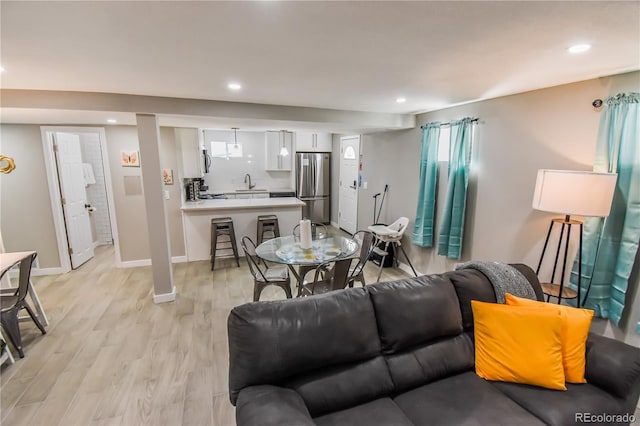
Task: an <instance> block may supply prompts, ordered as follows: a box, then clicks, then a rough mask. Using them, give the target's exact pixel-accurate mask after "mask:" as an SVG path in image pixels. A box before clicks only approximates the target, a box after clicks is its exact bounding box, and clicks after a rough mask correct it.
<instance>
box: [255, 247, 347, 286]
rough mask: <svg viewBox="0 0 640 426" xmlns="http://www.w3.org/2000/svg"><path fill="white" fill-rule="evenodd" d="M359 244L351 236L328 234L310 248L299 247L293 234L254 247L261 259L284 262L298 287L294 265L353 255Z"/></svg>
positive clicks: (299, 281) (313, 264)
mask: <svg viewBox="0 0 640 426" xmlns="http://www.w3.org/2000/svg"><path fill="white" fill-rule="evenodd" d="M359 248H360V244H359V243H358V241H356V240H355V239H353V238H350V237H343V236H340V235H330V236H327V237H325V238H319V239H314V240H313V241H312V242H311V248H310V249H307V250H305V249H303V248H302V247H300V240H299V239H298V238H297V237H294V236H293V235H290V236H286V237H277V238H273V239H271V240H267V241H265V242H263V243H262V244H260V245H259V246H258V247H256V254H257V255H258V256H259V257H260V258H261V259H263V260H266V261H268V262H272V263H280V264H285V265H287V266H288V267H289V269H290V270H291V273H292V275H293V276H294V277H295V278H296V281H297V283H298V289H300V286H301V284H302V282H301V280H302V278H304V277H301V276H300V274H299V273H298V270H297V269H296V268H295V267H296V266H308V267H315V266H318V265H321V264H323V263H325V262H331V261H336V260H340V259H345V258H349V257H351V256H353V255H354V254H355V253H356V252H357V251H358V249H359Z"/></svg>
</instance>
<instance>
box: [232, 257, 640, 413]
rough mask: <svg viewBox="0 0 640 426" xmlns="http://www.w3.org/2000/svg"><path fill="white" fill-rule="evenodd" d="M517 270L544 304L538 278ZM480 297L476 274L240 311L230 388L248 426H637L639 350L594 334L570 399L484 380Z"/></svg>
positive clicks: (483, 287)
mask: <svg viewBox="0 0 640 426" xmlns="http://www.w3.org/2000/svg"><path fill="white" fill-rule="evenodd" d="M513 266H514V267H515V268H517V269H518V270H519V271H520V272H522V273H523V275H525V276H526V277H527V278H528V280H529V281H530V283H531V285H532V286H533V288H534V291H535V293H536V295H537V297H538V299H539V300H542V291H541V289H540V284H539V282H538V280H537V278H536V276H535V274H534V273H533V271H532V270H531V269H530V268H529V267H527V266H524V265H513ZM471 300H481V301H486V302H495V300H496V297H495V293H494V291H493V287H492V286H491V283H490V282H489V281H488V279H487V278H486V277H485V276H484V275H483V274H482V273H480V272H479V271H476V270H461V271H456V272H449V273H445V274H441V275H429V276H421V277H418V278H412V279H406V280H400V281H394V282H388V283H381V284H374V285H369V286H367V287H365V288H354V289H348V290H344V291H336V292H332V293H329V294H325V295H321V296H313V297H308V298H301V299H293V300H283V301H277V302H256V303H249V304H246V305H243V306H239V307H236V308H235V309H233V311H232V312H231V314H230V316H229V323H228V326H229V361H230V370H229V390H230V397H231V402H232V403H233V404H234V405H236V419H237V423H238V425H239V426H250V425H261V426H269V425H273V426H285V425H292V426H293V425H296V426H297V425H318V426H328V425H368V426H373V425H390V426H417V425H527V426H529V425H543V424H548V425H573V424H581V423H582V422H584V420H585V419H586V418H587V417H588V418H589V419H591V420H603V423H604V422H606V424H628V421H629V415H631V414H633V413H634V410H635V407H636V404H637V401H638V395H639V394H640V349H638V348H634V347H631V346H628V345H625V344H624V343H621V342H618V341H615V340H611V339H608V338H605V337H601V336H597V335H594V334H591V335H590V336H589V339H588V343H587V354H586V357H587V366H586V378H587V381H588V383H586V384H580V385H571V384H568V385H567V387H568V390H567V391H564V392H562V391H554V390H548V389H543V388H538V387H533V386H527V385H520V384H513V383H501V382H490V381H486V380H484V379H481V378H480V377H478V376H477V375H476V374H475V372H474V340H473V317H472V312H471V306H470V301H471ZM625 415H626V416H625ZM585 416H587V417H585ZM595 416H600V417H595ZM596 423H597V422H596ZM590 424H594V423H590Z"/></svg>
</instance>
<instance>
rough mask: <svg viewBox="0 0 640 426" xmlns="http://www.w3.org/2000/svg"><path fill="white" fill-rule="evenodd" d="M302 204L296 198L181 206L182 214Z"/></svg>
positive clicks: (299, 205)
mask: <svg viewBox="0 0 640 426" xmlns="http://www.w3.org/2000/svg"><path fill="white" fill-rule="evenodd" d="M302 206H304V202H302V201H300V200H298V199H297V198H293V197H287V198H242V199H218V200H200V201H188V202H185V203H184V204H183V205H182V211H183V212H189V211H203V210H234V209H263V208H281V207H302Z"/></svg>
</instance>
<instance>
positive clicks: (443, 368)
mask: <svg viewBox="0 0 640 426" xmlns="http://www.w3.org/2000/svg"><path fill="white" fill-rule="evenodd" d="M473 357H474V351H473V337H471V335H470V334H469V333H462V334H458V335H457V336H455V337H446V338H444V339H441V340H437V341H432V342H429V343H426V344H424V345H420V346H417V347H413V348H411V349H409V350H407V351H405V352H400V353H396V354H393V355H388V356H387V364H388V365H389V370H390V372H391V378H392V379H393V383H394V384H395V387H396V392H404V391H406V390H409V389H412V388H416V387H418V386H422V385H425V384H427V383H430V382H433V381H436V380H440V379H442V378H444V377H447V376H452V375H455V374H459V373H462V372H464V371H469V370H473V367H474V358H473Z"/></svg>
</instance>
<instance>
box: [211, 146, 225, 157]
mask: <svg viewBox="0 0 640 426" xmlns="http://www.w3.org/2000/svg"><path fill="white" fill-rule="evenodd" d="M211 156H212V157H213V158H227V143H226V142H211Z"/></svg>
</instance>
